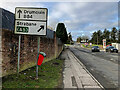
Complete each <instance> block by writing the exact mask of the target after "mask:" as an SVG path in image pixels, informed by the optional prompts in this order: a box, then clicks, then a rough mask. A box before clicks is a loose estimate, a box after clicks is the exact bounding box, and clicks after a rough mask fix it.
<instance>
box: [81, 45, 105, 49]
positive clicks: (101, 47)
mask: <svg viewBox="0 0 120 90" xmlns="http://www.w3.org/2000/svg"><path fill="white" fill-rule="evenodd" d="M82 46H83V47H84V48H87V49H91V48H92V47H93V46H98V47H99V48H100V50H103V46H102V45H97V44H92V46H90V45H88V46H87V47H86V46H85V45H84V44H82Z"/></svg>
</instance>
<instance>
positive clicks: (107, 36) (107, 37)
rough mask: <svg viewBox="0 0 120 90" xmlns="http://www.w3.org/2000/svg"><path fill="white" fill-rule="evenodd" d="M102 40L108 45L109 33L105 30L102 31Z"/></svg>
mask: <svg viewBox="0 0 120 90" xmlns="http://www.w3.org/2000/svg"><path fill="white" fill-rule="evenodd" d="M103 39H106V43H107V44H110V31H108V30H107V29H105V30H104V31H103Z"/></svg>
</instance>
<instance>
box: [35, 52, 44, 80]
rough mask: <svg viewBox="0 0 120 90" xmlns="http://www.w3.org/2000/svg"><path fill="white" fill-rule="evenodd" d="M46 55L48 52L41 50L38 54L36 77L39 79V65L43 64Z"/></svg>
mask: <svg viewBox="0 0 120 90" xmlns="http://www.w3.org/2000/svg"><path fill="white" fill-rule="evenodd" d="M44 57H46V54H45V53H44V52H40V53H39V54H38V58H37V65H36V78H37V79H38V65H39V66H40V65H41V64H42V62H43V60H44Z"/></svg>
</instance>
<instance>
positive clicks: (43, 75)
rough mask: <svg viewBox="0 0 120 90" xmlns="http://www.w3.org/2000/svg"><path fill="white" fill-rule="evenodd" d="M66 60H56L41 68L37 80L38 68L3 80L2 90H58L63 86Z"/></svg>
mask: <svg viewBox="0 0 120 90" xmlns="http://www.w3.org/2000/svg"><path fill="white" fill-rule="evenodd" d="M63 63H64V60H58V59H54V60H51V61H49V62H46V63H43V64H42V65H41V66H39V68H38V70H39V73H38V79H36V66H34V67H32V68H29V69H27V70H25V71H22V72H20V73H19V74H13V75H9V76H5V77H3V78H2V88H3V89H4V88H57V87H61V86H62V70H63Z"/></svg>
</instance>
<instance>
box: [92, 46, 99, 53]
mask: <svg viewBox="0 0 120 90" xmlns="http://www.w3.org/2000/svg"><path fill="white" fill-rule="evenodd" d="M92 52H100V49H99V47H98V46H93V47H92Z"/></svg>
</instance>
